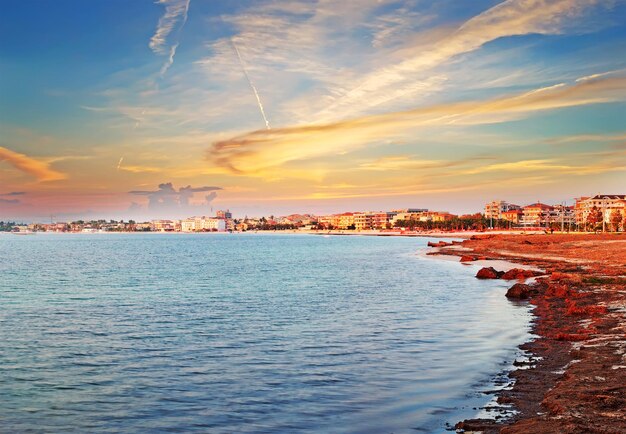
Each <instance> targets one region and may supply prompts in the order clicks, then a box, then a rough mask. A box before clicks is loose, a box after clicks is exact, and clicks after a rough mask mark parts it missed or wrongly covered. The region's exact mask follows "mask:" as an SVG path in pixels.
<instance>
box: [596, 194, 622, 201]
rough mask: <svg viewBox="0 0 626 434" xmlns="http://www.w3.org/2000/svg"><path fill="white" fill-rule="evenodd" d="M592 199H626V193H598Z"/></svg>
mask: <svg viewBox="0 0 626 434" xmlns="http://www.w3.org/2000/svg"><path fill="white" fill-rule="evenodd" d="M591 199H595V200H601V199H626V194H596V195H595V196H593V197H592V198H591Z"/></svg>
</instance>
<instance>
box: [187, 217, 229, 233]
mask: <svg viewBox="0 0 626 434" xmlns="http://www.w3.org/2000/svg"><path fill="white" fill-rule="evenodd" d="M180 230H181V231H182V232H215V231H218V232H223V231H225V230H226V220H225V219H223V218H217V217H204V216H202V217H190V218H187V219H184V220H182V221H181V222H180Z"/></svg>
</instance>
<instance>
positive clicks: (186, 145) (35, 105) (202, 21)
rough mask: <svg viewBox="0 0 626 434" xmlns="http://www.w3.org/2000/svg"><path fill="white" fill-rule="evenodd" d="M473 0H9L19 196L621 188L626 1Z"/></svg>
mask: <svg viewBox="0 0 626 434" xmlns="http://www.w3.org/2000/svg"><path fill="white" fill-rule="evenodd" d="M462 3H463V6H462V7H461V6H460V2H456V1H440V2H423V1H412V0H407V1H386V0H358V1H349V2H334V1H316V2H313V1H311V2H309V1H306V2H288V1H278V0H269V1H237V2H212V1H195V0H160V1H157V2H153V1H151V0H146V1H143V0H142V1H132V2H129V1H120V0H111V1H101V0H98V1H68V0H64V1H46V2H40V1H32V0H23V1H19V2H5V4H4V5H3V12H2V14H0V40H1V41H2V42H1V43H0V211H1V214H2V217H3V218H5V219H7V218H10V219H25V220H34V221H48V220H50V216H57V217H61V216H62V217H64V218H68V219H69V218H99V217H102V218H143V217H146V218H149V217H160V216H163V215H165V214H167V213H170V214H171V216H172V217H176V218H178V217H185V215H186V213H187V214H189V213H193V212H195V211H196V210H202V209H207V208H208V207H215V208H216V209H217V208H223V209H226V208H228V209H230V210H231V211H233V212H235V213H237V214H238V215H244V214H250V215H263V214H271V213H275V214H280V213H289V212H313V213H331V212H341V211H344V210H366V209H391V208H393V207H424V208H437V209H445V210H448V211H451V212H457V213H462V212H477V211H479V210H480V207H481V206H482V204H484V203H485V202H487V201H488V200H492V199H493V198H497V197H506V198H507V199H510V200H511V201H514V202H520V203H529V202H533V201H542V202H546V203H560V202H562V201H569V202H572V201H573V199H574V197H576V196H579V195H593V194H595V193H597V192H598V191H603V192H618V193H619V192H621V191H622V190H623V187H624V185H626V56H624V53H625V52H626V24H625V23H626V3H625V2H623V1H620V0H617V1H597V0H507V1H494V0H479V1H473V2H462ZM164 192H165V193H164ZM155 195H157V196H155ZM155 197H166V198H169V199H166V200H164V201H161V202H159V203H160V208H158V207H155V206H153V205H154V203H155V202H154V200H155V199H154V198H155ZM172 198H173V199H172ZM170 199H172V200H170ZM151 201H153V202H151ZM151 204H152V205H151ZM179 214H180V215H179Z"/></svg>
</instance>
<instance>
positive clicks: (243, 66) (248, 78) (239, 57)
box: [230, 38, 272, 130]
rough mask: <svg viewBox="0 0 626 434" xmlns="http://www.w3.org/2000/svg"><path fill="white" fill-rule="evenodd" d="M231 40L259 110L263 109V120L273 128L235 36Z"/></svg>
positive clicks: (267, 126)
mask: <svg viewBox="0 0 626 434" xmlns="http://www.w3.org/2000/svg"><path fill="white" fill-rule="evenodd" d="M230 42H231V44H233V48H234V49H235V53H237V58H238V59H239V64H240V65H241V69H243V73H244V75H245V76H246V79H247V80H248V84H249V85H250V87H251V88H252V92H254V96H255V97H256V101H257V103H258V104H259V110H261V116H263V120H264V121H265V127H266V128H267V129H268V130H271V129H272V128H271V127H270V123H269V121H268V120H267V116H265V110H264V109H263V103H262V102H261V98H260V97H259V92H257V90H256V87H254V84H253V83H252V80H250V76H249V75H248V70H247V69H246V65H245V63H243V59H242V58H241V54H240V53H239V49H238V48H237V44H235V40H234V39H233V38H230Z"/></svg>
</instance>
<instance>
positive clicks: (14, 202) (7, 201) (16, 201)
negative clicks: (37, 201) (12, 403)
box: [0, 197, 22, 205]
mask: <svg viewBox="0 0 626 434" xmlns="http://www.w3.org/2000/svg"><path fill="white" fill-rule="evenodd" d="M0 203H3V204H6V205H17V204H19V203H22V202H21V201H20V200H19V199H2V198H1V197H0Z"/></svg>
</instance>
